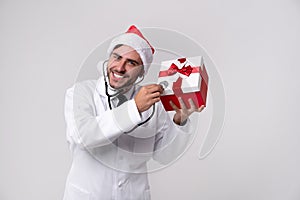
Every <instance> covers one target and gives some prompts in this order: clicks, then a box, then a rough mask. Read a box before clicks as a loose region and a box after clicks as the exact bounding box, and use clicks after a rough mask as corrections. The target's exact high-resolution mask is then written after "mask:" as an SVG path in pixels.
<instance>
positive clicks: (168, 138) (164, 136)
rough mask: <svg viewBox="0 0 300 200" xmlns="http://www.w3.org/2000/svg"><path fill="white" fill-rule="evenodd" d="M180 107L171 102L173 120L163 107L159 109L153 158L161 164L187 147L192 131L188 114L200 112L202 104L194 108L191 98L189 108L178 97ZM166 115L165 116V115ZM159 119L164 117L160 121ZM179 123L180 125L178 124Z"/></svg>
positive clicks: (169, 160) (168, 161) (167, 161)
mask: <svg viewBox="0 0 300 200" xmlns="http://www.w3.org/2000/svg"><path fill="white" fill-rule="evenodd" d="M179 102H180V107H181V109H179V108H177V107H176V106H175V105H174V104H173V103H172V102H171V105H172V106H173V109H174V110H175V114H174V116H173V121H172V120H171V118H170V117H169V116H168V113H166V111H165V110H164V109H161V111H160V113H159V115H158V116H159V117H158V119H159V120H160V123H158V127H159V129H158V134H157V136H156V140H155V152H154V155H153V159H154V160H156V161H158V162H160V163H161V164H168V163H170V162H172V161H174V160H175V159H177V158H178V157H179V156H180V155H181V154H182V153H183V152H184V151H185V150H186V148H187V146H188V143H189V141H190V139H191V135H192V133H193V132H194V130H193V128H195V127H192V126H191V125H192V124H191V122H190V120H189V118H188V117H189V116H190V115H191V114H192V113H194V112H201V111H202V110H203V108H204V106H201V107H200V108H196V107H195V104H194V102H193V101H192V99H190V100H189V102H190V105H191V106H190V107H191V108H190V109H187V107H186V105H185V104H184V102H183V101H182V99H181V98H179ZM166 115H167V116H166ZM161 119H164V120H162V121H161ZM180 124H181V125H180Z"/></svg>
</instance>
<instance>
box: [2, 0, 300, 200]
mask: <svg viewBox="0 0 300 200" xmlns="http://www.w3.org/2000/svg"><path fill="white" fill-rule="evenodd" d="M299 19H300V1H299V0H285V1H283V0H282V1H279V0H252V1H243V0H227V1H224V0H223V1H222V0H210V1H208V0H207V1H203V0H201V1H199V0H198V1H191V0H186V1H179V2H176V1H170V0H169V1H147V2H143V1H130V2H129V1H120V2H117V1H106V2H101V1H79V0H75V1H34V0H27V1H21V0H20V1H14V0H10V1H8V0H1V1H0V95H1V97H0V111H1V112H0V199H1V200H19V199H30V200H41V199H43V200H54V199H62V196H63V190H64V184H65V179H66V176H67V173H68V170H69V167H70V162H71V156H70V153H69V150H68V147H67V144H66V141H65V124H64V118H63V104H64V93H65V90H66V89H67V88H68V87H70V86H71V85H72V84H73V82H74V81H75V79H76V76H77V74H78V72H79V69H80V64H81V63H82V61H83V60H84V59H85V58H86V57H87V55H88V54H89V52H90V51H91V50H92V49H94V48H95V47H96V45H98V44H99V43H101V42H103V41H104V40H106V39H108V38H110V37H111V36H113V35H115V34H118V33H121V32H122V31H124V30H126V29H127V27H128V26H129V25H131V24H136V25H138V26H139V27H162V28H168V29H172V30H178V31H180V32H182V33H185V34H186V35H188V36H189V37H191V38H193V39H194V40H195V41H197V42H198V43H199V44H201V45H202V46H203V47H204V48H205V49H206V51H207V53H208V54H209V55H210V57H211V58H212V59H213V60H214V62H215V64H216V66H217V69H218V71H219V73H220V75H221V77H222V79H223V84H224V87H225V94H226V119H225V125H224V129H223V136H222V137H221V139H220V141H219V143H218V145H217V146H216V148H215V150H214V151H213V153H212V154H211V155H210V156H209V157H207V158H206V159H204V160H199V159H198V158H197V154H198V152H199V144H200V141H199V140H197V141H196V142H195V143H194V144H193V145H192V147H191V148H190V149H189V151H188V152H187V154H185V155H184V157H182V158H181V159H180V160H179V161H178V162H176V163H175V164H174V165H172V166H171V167H168V168H166V169H164V170H161V171H159V172H156V173H151V174H150V181H151V187H152V197H153V199H154V200H160V199H172V200H181V199H188V200H194V199H195V200H198V199H203V200H221V199H222V200H223V199H225V200H227V199H228V200H240V199H243V200H248V199H249V200H283V199H284V200H298V199H300V173H299V168H300V128H299V115H300V106H299V103H298V102H299V101H300V90H299V86H300V80H299V74H300V59H299V57H300V54H299V52H300V38H299V35H300V23H299Z"/></svg>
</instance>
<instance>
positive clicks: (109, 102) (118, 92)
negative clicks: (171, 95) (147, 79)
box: [102, 60, 155, 133]
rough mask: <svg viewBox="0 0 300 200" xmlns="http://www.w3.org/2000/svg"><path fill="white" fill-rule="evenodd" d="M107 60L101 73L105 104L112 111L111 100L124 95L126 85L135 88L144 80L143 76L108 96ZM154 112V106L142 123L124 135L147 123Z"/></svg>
mask: <svg viewBox="0 0 300 200" xmlns="http://www.w3.org/2000/svg"><path fill="white" fill-rule="evenodd" d="M107 62H108V60H105V61H104V62H103V64H102V72H103V77H104V84H105V94H106V96H107V103H108V106H109V109H110V110H112V105H111V98H113V97H116V96H118V95H119V94H124V93H126V92H127V91H128V90H129V89H128V85H130V84H132V86H131V87H135V86H136V85H137V84H139V83H140V82H142V81H143V80H144V75H143V76H142V77H141V78H140V80H138V81H135V82H134V83H130V84H127V85H126V86H123V87H122V88H119V89H118V91H117V92H116V93H114V94H109V92H108V83H107V79H108V76H107V71H106V70H105V64H107ZM154 112H155V104H154V105H153V106H152V113H151V115H150V116H149V117H148V118H147V119H146V120H145V121H143V122H141V123H139V124H137V125H136V126H135V127H133V128H132V129H131V130H130V131H127V132H125V133H129V132H132V131H133V130H135V129H136V128H137V127H139V126H142V125H143V124H145V123H147V122H148V121H149V120H150V119H151V118H152V117H153V115H154Z"/></svg>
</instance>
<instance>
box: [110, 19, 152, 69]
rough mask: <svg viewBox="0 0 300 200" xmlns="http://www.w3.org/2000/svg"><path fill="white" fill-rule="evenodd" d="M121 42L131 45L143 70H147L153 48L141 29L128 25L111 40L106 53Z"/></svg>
mask: <svg viewBox="0 0 300 200" xmlns="http://www.w3.org/2000/svg"><path fill="white" fill-rule="evenodd" d="M119 44H123V45H127V46H130V47H132V48H133V49H134V50H136V52H137V53H138V54H139V55H140V57H141V60H142V61H143V66H144V70H145V72H147V70H148V68H149V66H150V64H151V63H152V60H153V54H154V51H155V50H154V48H153V47H152V46H151V44H150V43H149V41H148V40H147V39H146V38H145V37H144V36H143V34H142V33H141V31H140V30H139V29H138V28H137V27H135V26H134V25H132V26H130V27H129V29H128V30H127V31H126V32H125V33H123V34H121V35H119V36H117V37H116V38H114V39H113V40H112V42H111V43H110V45H109V48H108V50H107V53H108V55H109V56H110V54H111V53H112V51H113V49H114V48H115V46H117V45H119Z"/></svg>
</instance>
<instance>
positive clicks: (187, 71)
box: [167, 63, 193, 76]
mask: <svg viewBox="0 0 300 200" xmlns="http://www.w3.org/2000/svg"><path fill="white" fill-rule="evenodd" d="M192 71H193V68H192V67H191V66H190V65H188V66H185V65H184V66H183V67H182V68H181V69H179V68H178V66H177V65H175V64H174V63H172V64H171V66H170V68H169V69H168V71H167V74H168V75H169V76H170V75H173V74H176V73H177V72H178V73H181V74H183V75H185V76H189V75H190V74H191V73H192Z"/></svg>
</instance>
